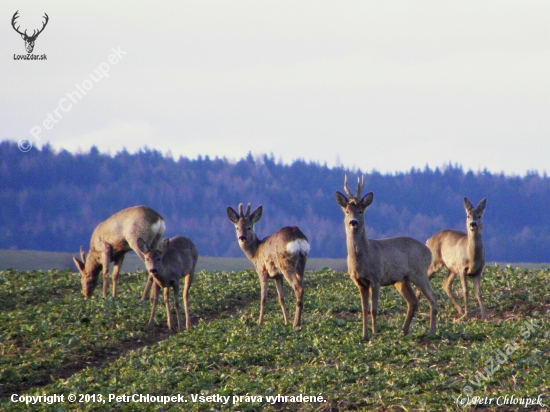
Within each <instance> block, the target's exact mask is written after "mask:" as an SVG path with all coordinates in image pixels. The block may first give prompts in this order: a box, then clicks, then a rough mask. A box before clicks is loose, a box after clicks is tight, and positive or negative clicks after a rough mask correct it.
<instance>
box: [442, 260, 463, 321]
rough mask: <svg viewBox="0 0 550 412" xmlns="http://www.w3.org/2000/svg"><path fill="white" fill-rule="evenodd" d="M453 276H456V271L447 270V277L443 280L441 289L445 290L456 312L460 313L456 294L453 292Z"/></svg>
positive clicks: (460, 308) (460, 309)
mask: <svg viewBox="0 0 550 412" xmlns="http://www.w3.org/2000/svg"><path fill="white" fill-rule="evenodd" d="M455 277H456V273H454V272H451V271H450V270H449V273H448V274H447V277H446V278H445V280H444V281H443V290H444V291H445V293H446V294H447V296H448V297H449V299H451V302H453V305H454V306H455V308H456V310H457V311H458V314H459V315H462V314H463V312H462V307H461V306H460V305H459V304H458V301H457V300H456V296H455V295H454V293H453V282H454V280H455Z"/></svg>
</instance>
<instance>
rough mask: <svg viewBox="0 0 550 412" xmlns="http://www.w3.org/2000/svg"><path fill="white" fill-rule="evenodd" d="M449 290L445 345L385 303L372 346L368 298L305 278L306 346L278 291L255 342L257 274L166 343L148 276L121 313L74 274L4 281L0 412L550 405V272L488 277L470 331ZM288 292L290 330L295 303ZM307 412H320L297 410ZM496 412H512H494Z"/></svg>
mask: <svg viewBox="0 0 550 412" xmlns="http://www.w3.org/2000/svg"><path fill="white" fill-rule="evenodd" d="M441 280H442V276H436V277H435V279H434V280H433V284H434V290H435V291H436V294H437V295H438V300H439V306H440V314H439V319H438V332H437V336H436V337H431V336H429V335H427V331H428V321H429V319H428V317H429V316H428V305H427V303H426V301H425V299H422V300H421V304H420V308H419V311H418V312H417V314H416V315H415V317H414V319H413V322H412V324H411V333H410V334H409V335H408V336H403V335H402V333H401V327H402V323H403V320H404V314H405V303H404V301H403V299H402V298H401V296H400V295H399V294H398V293H397V292H396V291H395V289H394V288H383V289H382V292H381V299H380V308H379V330H378V334H376V335H374V336H373V337H372V340H371V341H370V342H368V343H363V342H362V341H361V340H360V336H361V313H360V300H359V293H358V291H357V290H356V287H355V286H354V285H353V284H352V282H351V281H350V280H349V278H348V277H347V276H346V275H345V274H344V273H342V272H336V271H333V270H329V269H323V270H318V271H316V272H308V273H307V274H306V283H305V286H306V292H305V305H304V314H303V328H302V330H300V331H295V330H294V329H293V328H292V327H291V326H290V325H289V326H285V325H284V324H283V322H282V315H281V310H280V308H279V305H278V303H277V301H276V298H275V296H276V293H275V286H274V284H273V283H270V291H269V300H268V306H267V312H266V317H265V319H264V325H263V326H262V327H258V326H257V324H256V321H257V317H258V314H259V282H258V280H257V276H256V274H255V273H254V272H252V271H250V270H246V271H240V272H237V273H235V272H206V271H203V272H200V273H198V274H197V276H196V281H195V283H194V284H193V287H192V288H191V294H190V304H191V308H190V311H191V314H192V320H193V324H194V326H193V327H192V329H191V330H190V331H188V332H184V333H179V334H170V333H168V332H167V330H166V315H165V313H164V310H163V307H161V305H159V308H158V310H157V314H156V319H157V323H158V324H159V325H160V326H159V327H158V328H156V329H155V330H153V331H150V330H147V329H146V325H147V320H148V316H149V312H150V303H149V302H143V303H141V302H139V296H141V290H142V287H143V285H144V281H145V274H144V273H143V272H141V273H130V274H127V273H125V274H122V275H121V280H120V283H119V285H120V286H119V289H120V297H118V298H117V299H116V300H112V299H102V298H100V297H99V294H100V293H99V291H98V290H96V292H95V296H94V298H92V299H91V300H88V301H86V300H84V299H83V298H82V296H81V293H80V280H79V276H78V275H76V274H73V273H70V272H69V271H58V270H51V271H31V272H16V271H4V272H0V307H2V312H1V313H0V342H2V344H1V345H0V373H1V375H0V398H1V399H0V409H1V408H5V409H9V410H27V409H28V407H27V406H26V405H25V404H21V403H13V402H11V400H10V398H9V397H10V395H11V394H13V393H16V394H17V395H22V394H25V395H32V396H39V395H53V394H58V395H64V397H65V400H66V398H67V396H68V395H69V394H71V393H74V394H79V395H82V396H83V399H82V400H86V399H85V398H84V396H85V395H88V402H83V403H77V404H70V403H68V402H65V403H63V404H60V403H57V404H52V405H47V404H45V403H44V402H42V403H41V404H40V407H39V408H38V409H41V410H65V409H79V410H112V409H115V410H136V409H139V410H151V411H153V410H181V409H182V408H183V407H184V409H185V410H200V411H203V410H204V411H210V410H222V409H223V410H244V411H253V410H281V409H284V410H319V411H329V410H350V409H353V410H369V411H371V410H376V411H402V410H413V411H422V410H426V411H428V410H429V411H432V410H459V408H458V407H457V406H456V401H455V398H458V399H459V400H460V399H464V398H465V396H466V395H470V399H473V396H479V397H485V396H487V397H488V398H491V397H493V398H495V399H496V398H497V397H499V396H502V397H503V396H506V395H508V396H511V395H515V396H516V397H531V398H532V397H537V396H538V395H543V400H544V401H545V402H546V403H549V404H550V399H549V398H548V396H549V395H550V360H549V359H550V343H549V342H550V340H549V338H550V326H549V324H548V320H549V318H550V289H549V288H548V284H549V283H550V270H548V269H537V270H530V269H519V268H512V267H503V268H500V267H496V266H494V267H489V268H486V269H485V272H484V278H483V282H482V286H483V290H484V295H483V296H484V303H485V306H486V308H487V312H488V316H489V319H488V320H487V321H480V320H479V319H478V318H477V317H478V316H479V311H478V310H477V305H476V304H475V302H474V299H472V298H471V299H470V307H471V308H472V309H474V310H473V314H474V317H472V318H470V319H467V320H464V321H457V319H458V315H457V313H456V311H455V309H454V307H453V306H452V304H451V303H450V301H449V300H448V298H447V297H446V296H445V295H444V294H443V292H442V290H441ZM458 283H459V282H455V287H458ZM285 292H286V297H287V298H286V303H287V308H288V309H291V312H292V313H291V317H292V314H293V309H294V296H293V294H292V293H291V291H290V289H289V288H286V289H285ZM132 394H141V395H143V396H145V395H149V396H177V395H180V401H181V403H177V402H169V403H167V404H166V405H165V404H162V403H161V404H159V403H153V402H148V403H147V402H142V403H136V402H132V401H129V398H124V397H123V395H129V396H131V395H132ZM99 395H101V401H98V400H99ZM277 395H282V396H286V398H283V397H279V398H275V397H276V396H277ZM92 396H95V398H94V400H95V401H96V402H93V401H92ZM109 396H112V397H113V396H114V398H113V399H109ZM116 396H119V398H118V399H117V398H116ZM201 396H202V397H203V398H201ZM222 396H228V397H229V398H227V399H229V400H228V403H227V404H225V405H224V404H223V401H224V399H226V398H222ZM239 396H240V397H241V398H240V399H239V398H238V397H239ZM247 396H248V398H247ZM291 396H293V397H294V398H291ZM299 396H302V397H303V396H311V397H314V400H319V399H320V398H319V397H321V398H322V399H321V402H293V401H296V400H300V398H298V397H299ZM208 397H211V398H208ZM234 397H235V398H234ZM268 397H273V398H269V399H268ZM260 398H261V399H260ZM201 399H202V400H204V402H201ZM301 399H303V398H301ZM103 400H105V403H103V402H102V401H103ZM175 400H176V401H177V398H176V399H175ZM233 402H235V403H233ZM493 403H494V402H493ZM472 408H473V407H472V406H471V405H470V406H467V407H466V410H471V409H472ZM497 409H498V410H506V409H505V408H504V409H503V408H502V407H501V408H498V407H496V406H495V405H494V404H493V405H489V406H488V407H486V408H485V409H484V410H497ZM514 409H515V408H512V409H511V410H514ZM509 410H510V409H509Z"/></svg>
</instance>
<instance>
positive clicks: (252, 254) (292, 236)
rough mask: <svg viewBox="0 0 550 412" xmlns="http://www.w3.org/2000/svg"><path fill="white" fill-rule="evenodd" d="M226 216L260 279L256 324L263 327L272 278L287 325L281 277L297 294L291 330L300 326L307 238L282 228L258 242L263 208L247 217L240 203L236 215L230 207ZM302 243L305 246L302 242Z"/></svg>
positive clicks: (293, 229)
mask: <svg viewBox="0 0 550 412" xmlns="http://www.w3.org/2000/svg"><path fill="white" fill-rule="evenodd" d="M227 216H228V218H229V220H230V221H231V222H232V223H233V224H234V225H235V229H236V232H237V239H238V241H239V246H240V247H241V249H242V251H243V252H244V254H245V255H246V257H248V259H250V261H251V262H252V263H253V264H254V266H255V268H256V272H257V273H258V276H259V277H260V286H261V301H260V317H259V319H258V325H261V324H262V321H263V317H264V309H265V304H266V300H267V281H268V280H269V279H275V284H276V286H277V294H278V297H279V304H280V305H281V308H282V311H283V317H284V320H285V325H287V324H288V319H287V314H286V309H285V302H284V295H283V276H284V278H285V279H286V280H287V282H288V283H289V284H290V286H292V289H293V290H294V294H295V295H296V313H295V315H294V327H295V328H298V327H300V325H301V315H302V308H303V296H304V288H303V280H304V271H305V267H306V260H307V254H308V253H309V242H308V240H307V237H306V236H305V235H304V234H303V233H302V232H301V230H300V229H298V228H297V227H296V226H293V227H284V228H282V229H281V230H279V231H278V232H276V233H274V234H273V235H271V236H268V237H266V238H265V239H263V240H259V239H258V238H257V236H256V233H255V232H254V224H255V223H256V222H257V221H258V220H260V218H261V216H262V206H260V207H258V208H257V209H256V210H255V211H254V212H253V213H252V214H250V204H249V205H248V208H247V212H246V214H245V213H243V205H242V203H241V204H240V205H239V213H237V212H235V210H233V208H231V207H228V208H227ZM292 242H297V243H292ZM304 242H305V243H304ZM289 244H293V245H296V250H294V251H289V250H287V245H289Z"/></svg>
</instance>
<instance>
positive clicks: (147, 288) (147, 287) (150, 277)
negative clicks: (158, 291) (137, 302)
mask: <svg viewBox="0 0 550 412" xmlns="http://www.w3.org/2000/svg"><path fill="white" fill-rule="evenodd" d="M147 276H148V277H147V284H146V285H145V289H144V290H143V295H141V301H142V302H145V301H146V300H147V297H148V295H149V291H150V290H151V286H152V285H153V281H154V279H153V275H151V274H150V273H147Z"/></svg>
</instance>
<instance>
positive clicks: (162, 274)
mask: <svg viewBox="0 0 550 412" xmlns="http://www.w3.org/2000/svg"><path fill="white" fill-rule="evenodd" d="M138 248H139V251H140V252H141V253H143V256H144V258H145V267H146V268H147V271H148V272H149V273H150V274H151V276H152V277H153V278H154V280H155V283H154V284H153V308H152V309H151V317H150V318H149V327H152V326H154V325H155V309H156V308H157V302H158V295H159V289H160V288H163V289H164V304H165V306H166V315H167V317H168V328H169V329H170V330H175V329H174V325H173V323H172V316H171V313H170V287H172V289H173V290H174V305H175V307H176V316H177V318H178V332H181V331H183V322H182V320H181V308H180V298H179V290H180V279H181V278H184V277H185V285H184V287H183V307H184V308H185V326H186V328H187V329H189V328H190V327H191V320H190V318H189V303H188V299H189V288H190V287H191V283H193V276H194V275H195V266H196V264H197V259H198V256H199V255H198V253H197V248H196V247H195V245H194V244H193V242H192V241H191V239H189V238H187V237H183V236H174V237H171V238H170V239H168V238H167V239H163V240H162V241H161V242H160V243H159V245H158V248H157V249H152V248H151V247H149V245H148V244H147V242H145V241H144V240H143V239H141V238H139V239H138Z"/></svg>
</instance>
